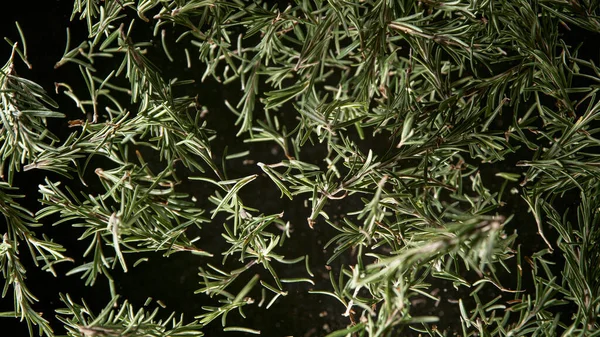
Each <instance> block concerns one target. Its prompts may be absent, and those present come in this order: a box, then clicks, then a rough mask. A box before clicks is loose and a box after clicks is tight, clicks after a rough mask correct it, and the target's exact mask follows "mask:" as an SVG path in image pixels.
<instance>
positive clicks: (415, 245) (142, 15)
mask: <svg viewBox="0 0 600 337" xmlns="http://www.w3.org/2000/svg"><path fill="white" fill-rule="evenodd" d="M71 20H81V21H83V22H84V23H85V26H87V30H88V31H87V33H88V34H87V39H86V40H85V41H71V39H72V36H71V33H70V31H69V30H67V33H66V41H65V44H66V47H65V51H64V54H63V56H62V58H61V59H60V60H58V61H57V63H56V68H62V67H68V69H70V71H74V72H78V73H79V74H81V81H80V83H83V84H84V86H81V85H77V84H75V83H62V82H61V83H57V84H56V88H55V89H56V91H57V93H60V94H64V95H66V96H67V97H68V98H69V99H70V100H71V101H72V103H73V105H72V106H61V107H60V108H59V107H58V105H57V104H56V103H55V102H54V101H53V100H52V98H50V96H49V95H48V94H47V93H46V92H45V91H44V89H43V88H42V87H41V86H39V85H38V84H36V83H33V82H31V81H29V80H27V79H25V78H22V77H19V76H18V75H17V70H18V71H19V72H21V71H20V67H21V65H20V63H18V58H20V59H21V61H23V63H24V64H25V65H26V66H27V67H31V64H30V63H29V61H28V59H27V53H28V52H30V53H31V52H33V49H34V48H32V46H31V45H30V46H29V50H28V48H27V45H26V44H25V39H24V36H23V32H22V30H21V27H20V26H19V25H17V27H16V28H17V29H16V31H17V32H18V34H19V36H20V42H13V41H12V40H10V39H6V41H7V42H8V43H9V44H10V46H11V48H12V53H11V54H10V55H8V62H7V63H6V65H5V66H4V67H2V69H1V70H0V105H1V110H0V117H1V118H2V119H1V125H0V156H1V158H2V164H1V165H0V178H1V179H2V182H1V183H0V212H2V215H3V218H4V223H5V224H6V225H5V226H3V227H2V228H3V231H4V233H2V234H3V241H2V243H1V244H0V268H1V269H2V274H3V277H4V279H5V287H4V290H3V297H5V296H7V295H12V297H13V298H14V305H13V310H12V311H7V312H2V313H0V316H2V317H15V318H17V319H20V320H21V321H24V322H25V323H26V324H27V326H28V328H29V332H30V335H33V334H34V326H37V327H38V329H39V334H40V335H45V336H54V335H55V333H54V332H53V331H54V330H53V329H56V328H57V327H51V324H50V323H49V321H48V320H47V318H46V317H42V316H41V315H40V314H39V312H38V311H36V310H37V309H36V308H37V307H38V305H40V304H37V303H36V301H37V298H36V297H35V295H34V294H33V293H32V292H31V291H30V290H29V288H28V287H27V285H26V284H27V282H28V281H27V279H26V275H27V270H26V268H25V267H24V264H23V263H22V262H21V260H22V259H23V258H24V257H23V254H26V253H25V252H24V250H23V249H22V247H24V246H27V248H28V250H29V255H31V258H32V259H33V261H34V263H35V266H36V267H39V268H41V269H42V270H47V271H50V272H51V273H52V274H53V275H54V276H56V277H65V276H66V275H71V274H81V276H82V278H83V279H85V281H83V282H84V283H85V284H86V285H88V286H94V287H95V286H97V282H98V281H99V280H101V281H106V282H108V284H109V286H110V296H111V298H112V299H111V300H110V302H109V303H107V305H106V307H105V308H104V309H103V310H102V311H101V312H100V313H98V314H94V313H93V310H92V309H91V308H89V307H88V306H87V305H86V304H85V303H83V304H77V303H75V302H74V301H72V300H71V297H70V296H69V295H61V301H62V306H63V307H64V308H54V309H56V313H57V318H58V320H59V321H60V322H61V323H62V324H63V325H64V327H65V328H66V330H67V333H68V335H69V336H85V337H98V336H165V337H166V336H200V335H202V332H201V331H202V330H203V329H205V327H206V326H207V325H209V324H216V323H214V322H212V321H214V320H216V319H217V318H220V319H221V324H222V325H223V329H222V331H224V332H238V333H250V334H260V333H261V331H265V328H266V327H264V326H252V327H243V326H227V324H228V322H227V318H228V315H239V316H241V317H246V314H245V311H250V310H252V311H253V312H258V313H259V315H267V316H268V315H269V308H270V307H271V306H273V305H274V304H275V303H277V302H278V301H284V300H286V299H287V298H289V297H291V296H292V295H291V293H290V292H289V289H291V287H300V286H301V285H302V286H306V287H308V285H310V286H311V288H310V290H306V291H308V292H309V294H311V295H308V296H314V298H315V301H316V299H317V298H318V297H319V296H323V295H324V296H329V297H332V298H335V299H336V300H337V301H338V304H339V306H340V310H341V311H342V312H343V315H342V316H341V317H339V322H342V323H341V326H345V327H342V328H341V329H338V330H335V331H331V332H330V333H329V334H328V336H329V337H333V336H372V337H375V336H397V335H404V334H407V335H409V334H410V333H412V334H413V335H429V336H452V335H462V336H465V337H466V336H506V337H508V336H525V335H531V336H556V335H559V334H561V335H564V336H596V335H600V323H599V322H598V318H599V315H600V309H599V308H600V281H599V280H600V265H599V264H598V261H599V259H600V249H598V248H597V247H598V243H599V240H600V229H599V223H600V222H599V221H600V217H599V211H600V197H599V195H600V190H599V186H600V185H599V184H598V181H599V178H600V164H599V162H598V158H599V156H598V155H597V154H596V153H597V152H598V151H597V149H598V147H599V146H600V140H599V139H598V134H599V131H600V128H599V126H600V123H599V119H600V100H599V99H598V98H597V92H598V90H599V88H600V86H599V85H598V84H599V83H600V68H599V67H598V66H597V65H596V63H597V62H599V61H598V55H593V57H594V58H595V59H590V56H589V55H581V54H583V53H584V52H583V51H582V50H583V49H584V47H585V46H582V45H576V44H577V43H579V42H580V41H579V40H573V39H574V36H575V39H577V34H586V36H588V35H589V36H591V37H592V38H590V40H589V41H595V40H594V39H597V38H598V36H599V35H598V34H600V9H599V6H598V5H597V4H595V3H594V2H590V1H554V0H537V1H525V0H511V1H507V0H504V1H462V0H458V1H451V2H448V1H436V0H427V1H384V0H365V1H340V0H331V1H322V0H315V1H309V0H296V1H294V2H293V3H290V4H289V5H288V6H287V7H282V6H277V5H270V4H268V2H260V1H254V2H245V1H240V0H230V1H225V0H223V1H216V0H214V1H198V0H162V1H153V0H140V1H128V0H104V1H96V0H76V1H74V6H73V12H72V15H71ZM150 36H154V38H152V40H150V38H149V37H150ZM588 43H593V42H588ZM35 52H36V53H42V52H43V50H37V51H35ZM167 68H168V69H169V70H166V69H167ZM188 71H191V72H192V73H193V74H196V75H197V76H194V78H192V79H190V75H189V74H190V72H188ZM197 81H199V82H200V83H197ZM203 83H204V84H203ZM206 83H210V85H218V90H221V91H225V90H227V91H231V92H234V93H238V94H237V96H236V94H232V95H230V96H227V97H228V99H229V100H231V97H235V98H236V99H238V101H237V102H233V101H232V102H230V101H227V100H225V101H223V102H221V103H222V108H223V110H224V111H226V113H221V114H220V115H219V116H218V118H219V119H222V120H225V121H228V122H229V124H230V125H231V126H234V127H236V131H237V137H238V138H239V140H240V142H239V143H240V144H241V145H240V146H239V147H238V148H236V150H235V151H234V152H233V154H228V153H227V148H226V149H225V150H222V149H223V144H221V142H222V140H221V139H222V138H219V137H220V136H221V134H220V132H223V131H219V130H218V129H219V128H218V127H215V125H212V124H211V123H214V119H211V118H207V117H206V114H207V113H209V114H212V113H215V112H211V111H209V109H208V108H206V106H205V104H206V103H205V102H203V100H204V99H207V98H205V97H203V96H202V95H201V94H198V93H197V92H196V90H197V88H198V86H200V87H201V86H202V85H206ZM58 111H61V112H58ZM73 111H76V113H79V114H81V117H80V118H77V119H73V120H66V119H65V116H72V115H73V113H72V112H73ZM49 118H52V119H58V120H60V121H61V122H60V123H63V124H64V125H68V126H69V127H71V129H69V132H68V133H66V134H64V135H63V134H58V133H56V134H58V136H57V135H56V134H55V133H52V132H51V129H52V127H49V126H48V125H47V119H49ZM236 141H237V139H231V142H232V143H235V142H236ZM265 144H267V145H268V146H269V147H270V148H271V149H273V150H272V151H273V153H275V154H274V155H273V156H270V157H269V156H264V155H261V154H260V151H264V148H265V147H264V146H265ZM314 149H318V151H315V150H314ZM221 152H223V153H222V156H221V157H222V158H219V157H220V155H221ZM278 153H280V155H278ZM315 153H317V154H315ZM242 159H243V164H242ZM98 163H100V164H98ZM244 164H246V165H247V166H248V165H249V166H250V168H249V169H247V171H248V172H251V173H248V174H238V173H239V172H240V171H242V170H232V169H231V167H232V166H237V165H239V166H243V165H244ZM97 165H101V167H98V166H97ZM228 167H229V168H230V169H229V172H228ZM22 171H38V172H40V174H42V175H47V178H46V179H45V182H44V183H43V184H41V185H39V188H38V192H39V201H40V202H41V206H40V205H38V206H37V207H36V208H35V209H33V208H32V209H27V208H26V207H24V206H22V205H21V204H19V202H20V200H21V199H22V196H21V195H19V194H22V192H20V191H19V189H20V188H23V186H18V184H14V182H15V181H16V180H15V179H14V178H15V177H16V176H19V175H21V174H24V173H23V172H22ZM74 177H77V178H78V180H73V178H74ZM266 179H268V180H269V181H272V184H270V187H269V188H272V189H275V190H276V191H278V192H277V193H278V194H280V196H281V198H284V197H285V198H286V199H287V200H291V201H286V202H283V201H279V200H277V199H275V200H260V198H263V197H262V196H261V194H260V192H261V191H260V190H259V191H257V189H256V188H255V187H253V186H257V185H256V183H257V182H259V181H264V180H266ZM98 183H99V184H98ZM194 189H196V190H202V191H204V192H206V193H207V195H209V196H208V197H207V200H198V199H197V198H196V197H195V196H193V195H192V193H191V192H190V191H194ZM265 194H266V193H265ZM265 194H262V195H265ZM569 198H570V199H569ZM257 199H258V200H260V201H259V202H257ZM205 201H206V202H205ZM567 201H568V204H567ZM290 202H291V203H293V205H295V206H294V207H297V209H300V210H301V211H303V212H304V213H305V214H306V222H304V221H303V222H291V221H290V219H289V218H287V216H286V212H288V209H286V207H289V206H286V205H291V204H290ZM267 203H270V204H271V205H277V207H279V208H280V209H279V210H277V211H275V212H274V213H273V214H270V213H269V212H267V211H266V210H269V209H270V208H268V207H267ZM28 207H29V206H28ZM48 226H68V227H72V230H73V233H76V235H77V236H78V238H79V240H81V241H83V242H85V244H86V245H87V249H86V250H85V252H84V253H83V255H82V256H71V254H72V253H73V252H72V250H71V249H70V248H69V247H67V246H66V245H65V246H64V247H63V245H62V244H61V243H58V242H55V241H54V239H53V238H50V237H49V236H48V235H47V234H46V230H47V227H48ZM38 227H40V228H38ZM300 227H304V228H306V227H309V228H311V229H314V228H317V227H321V228H326V229H327V233H334V234H333V235H331V236H329V237H324V238H323V240H322V243H318V242H305V243H303V244H304V245H307V246H313V247H314V246H318V245H322V247H319V249H327V252H328V254H329V255H328V256H327V259H328V261H327V264H328V265H331V266H334V267H335V268H333V269H331V268H330V269H331V270H330V272H329V279H330V281H331V286H327V287H325V288H323V287H322V286H321V285H322V284H323V283H322V282H316V281H318V278H319V277H321V276H319V273H317V272H316V269H317V267H315V266H314V265H312V264H311V261H314V260H315V259H314V257H312V256H305V252H298V253H297V254H296V255H294V256H286V254H287V253H285V252H286V251H289V250H286V248H287V247H289V245H290V242H291V241H292V240H297V238H295V236H294V228H300ZM34 228H35V230H34ZM198 233H200V234H198ZM207 233H211V237H218V238H219V239H220V240H221V243H220V246H219V247H220V248H221V249H219V251H213V250H210V251H208V250H205V249H204V248H203V241H202V240H201V239H200V237H198V235H200V236H202V235H207ZM214 233H217V235H214ZM526 233H535V234H536V235H529V236H527V235H526ZM533 241H535V242H533ZM320 242H321V241H320ZM19 247H21V249H19ZM524 251H525V252H524ZM147 252H161V253H162V254H163V256H164V258H166V257H168V256H169V255H170V254H175V253H177V254H192V255H193V256H192V255H190V258H193V259H194V260H193V261H194V264H197V265H198V266H199V275H198V276H199V277H198V279H197V280H196V281H197V282H199V283H200V289H198V290H197V293H203V294H206V295H209V296H210V297H214V298H216V299H218V303H219V304H218V305H204V306H202V310H203V311H202V312H198V313H195V317H193V318H186V319H184V318H177V319H176V318H175V316H174V315H175V314H173V315H171V316H169V318H168V319H166V320H161V319H159V318H157V312H158V309H156V310H152V311H148V310H146V309H139V310H137V311H136V310H134V307H133V306H132V305H131V304H130V303H129V302H128V301H127V300H124V301H121V300H120V298H127V294H124V293H119V290H118V288H117V287H116V285H115V281H114V279H115V275H116V274H117V271H116V270H115V269H118V272H119V273H120V272H128V271H131V269H132V268H135V267H136V266H137V265H138V264H139V263H140V262H144V261H147V260H148V258H147V256H146V255H144V253H147ZM288 255H289V254H288ZM213 257H214V258H217V257H221V259H220V260H217V259H211V258H213ZM41 261H43V263H41V264H40V263H39V262H41ZM136 261H137V262H136ZM303 261H304V264H305V268H303V266H301V263H303ZM59 262H71V263H73V262H74V263H75V265H74V266H73V267H72V268H71V269H70V271H68V272H65V273H58V272H56V271H55V269H54V265H55V264H57V263H59ZM288 265H293V266H294V268H293V269H292V270H294V273H293V274H290V273H288V272H285V270H286V268H289V267H288ZM318 267H319V268H321V266H318ZM298 270H299V271H298ZM304 270H306V273H305V272H304ZM265 275H266V276H265ZM283 275H285V276H283ZM240 284H242V285H241V286H240ZM315 284H316V285H315ZM259 289H260V290H261V292H262V298H261V300H260V302H258V301H256V300H255V298H256V297H257V295H258V290H259ZM295 289H306V288H295ZM441 289H443V290H441ZM448 290H450V292H453V294H454V295H450V292H448V293H446V291H448ZM303 291H304V290H303ZM455 295H456V296H455ZM267 299H268V300H269V302H265V300H267ZM196 300H197V299H193V301H196ZM190 301H192V300H190ZM264 303H267V304H266V305H265V306H264V307H263V304H264ZM417 303H425V305H426V306H427V307H428V309H427V310H423V309H422V308H420V306H419V305H418V304H417ZM440 303H443V306H444V307H448V306H452V307H453V310H454V311H452V312H453V313H454V316H453V317H450V318H448V316H447V315H450V313H448V312H447V313H446V314H445V315H446V317H442V310H441V309H437V308H438V305H440ZM146 305H148V303H146ZM159 305H161V306H164V305H162V304H160V303H159ZM313 314H314V315H318V314H319V313H318V312H315V313H313ZM177 317H179V316H177ZM238 322H239V321H238V320H236V323H235V324H236V325H239V323H238ZM449 322H450V323H449ZM282 329H284V330H282V331H281V334H282V335H285V334H287V333H288V331H285V328H282ZM318 334H319V335H321V334H325V333H324V332H322V331H319V333H318Z"/></svg>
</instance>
